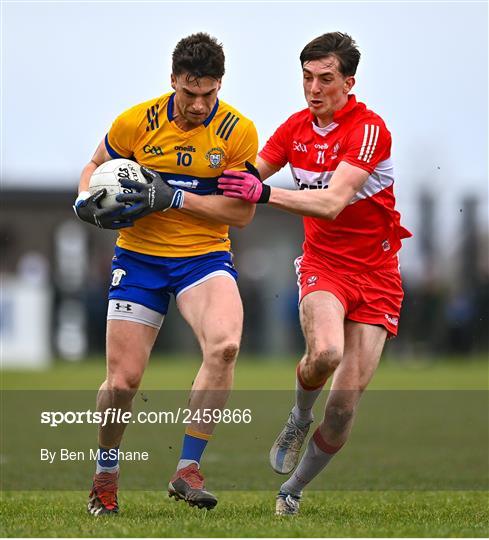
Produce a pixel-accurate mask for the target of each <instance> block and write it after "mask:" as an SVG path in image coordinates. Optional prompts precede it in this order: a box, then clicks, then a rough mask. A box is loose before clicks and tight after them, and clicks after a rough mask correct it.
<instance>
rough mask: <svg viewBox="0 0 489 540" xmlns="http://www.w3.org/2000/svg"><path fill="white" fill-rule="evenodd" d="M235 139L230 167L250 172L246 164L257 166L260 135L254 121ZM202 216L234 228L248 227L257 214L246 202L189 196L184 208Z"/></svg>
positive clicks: (224, 198) (208, 196) (218, 197)
mask: <svg viewBox="0 0 489 540" xmlns="http://www.w3.org/2000/svg"><path fill="white" fill-rule="evenodd" d="M233 136H236V139H235V140H232V139H231V141H230V143H231V144H232V147H231V144H230V147H231V148H230V155H229V158H228V164H227V168H229V169H233V170H237V171H239V170H241V171H246V166H245V163H246V162H247V161H248V162H249V163H252V164H255V162H256V154H257V152H258V134H257V132H256V128H255V126H254V124H253V122H250V121H247V125H246V126H245V128H244V129H243V130H242V131H237V130H235V133H233ZM182 210H183V211H187V212H189V213H190V214H193V215H195V216H198V217H203V218H206V219H209V220H213V221H217V222H219V223H224V224H226V225H231V226H233V227H239V228H242V227H246V225H248V224H249V223H250V222H251V220H252V219H253V216H254V215H255V205H254V204H252V203H250V202H248V201H244V200H239V199H231V198H228V197H223V196H220V195H215V196H214V195H207V196H202V195H196V194H195V193H189V192H187V193H185V202H184V205H183V208H182Z"/></svg>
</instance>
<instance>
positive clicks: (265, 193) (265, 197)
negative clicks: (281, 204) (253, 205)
mask: <svg viewBox="0 0 489 540" xmlns="http://www.w3.org/2000/svg"><path fill="white" fill-rule="evenodd" d="M271 192H272V190H271V189H270V186H268V185H267V184H262V192H261V195H260V198H259V199H258V200H257V201H256V202H257V204H261V203H267V202H268V201H269V200H270V194H271Z"/></svg>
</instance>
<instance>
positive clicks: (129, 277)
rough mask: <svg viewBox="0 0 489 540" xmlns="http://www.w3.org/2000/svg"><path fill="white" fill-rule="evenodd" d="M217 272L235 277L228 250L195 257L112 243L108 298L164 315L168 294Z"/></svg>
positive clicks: (181, 289)
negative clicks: (141, 250) (162, 254)
mask: <svg viewBox="0 0 489 540" xmlns="http://www.w3.org/2000/svg"><path fill="white" fill-rule="evenodd" d="M218 275H225V276H231V277H232V278H233V279H235V280H237V278H238V273H237V272H236V269H235V268H234V265H233V261H232V254H231V253H230V252H229V251H214V252H212V253H206V254H205V255H197V256H196V257H156V256H154V255H144V254H142V253H137V252H135V251H129V250H127V249H123V248H120V247H118V246H116V248H115V255H114V258H113V259H112V283H111V285H110V289H109V300H125V301H130V302H134V303H136V304H141V305H143V306H146V307H148V308H149V309H152V310H154V311H157V312H159V313H161V314H163V315H166V313H167V312H168V304H169V302H170V294H173V295H175V297H177V296H178V295H179V294H181V293H182V292H184V291H185V290H187V289H190V288H191V287H194V286H196V285H198V284H199V283H202V282H203V281H206V280H207V279H209V278H210V277H212V276H218Z"/></svg>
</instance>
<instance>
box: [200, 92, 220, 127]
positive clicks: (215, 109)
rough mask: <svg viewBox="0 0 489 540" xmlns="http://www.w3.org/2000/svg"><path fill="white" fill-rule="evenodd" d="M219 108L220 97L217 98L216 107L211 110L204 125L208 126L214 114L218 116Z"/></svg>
mask: <svg viewBox="0 0 489 540" xmlns="http://www.w3.org/2000/svg"><path fill="white" fill-rule="evenodd" d="M218 108H219V99H216V104H215V105H214V108H213V109H212V111H211V114H209V116H208V117H207V119H206V120H205V122H204V126H205V127H207V126H208V125H209V124H210V123H211V122H212V119H213V118H214V116H216V112H217V109H218Z"/></svg>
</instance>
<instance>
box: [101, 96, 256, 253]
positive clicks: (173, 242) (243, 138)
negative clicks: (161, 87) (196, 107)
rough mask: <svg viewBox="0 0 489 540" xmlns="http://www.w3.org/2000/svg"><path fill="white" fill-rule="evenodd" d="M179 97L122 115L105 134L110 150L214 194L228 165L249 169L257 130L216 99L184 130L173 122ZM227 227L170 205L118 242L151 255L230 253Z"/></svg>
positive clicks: (171, 180)
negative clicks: (201, 119) (198, 121)
mask: <svg viewBox="0 0 489 540" xmlns="http://www.w3.org/2000/svg"><path fill="white" fill-rule="evenodd" d="M174 99H175V94H174V93H168V94H164V95H163V96H161V97H158V98H156V99H152V100H150V101H146V102H144V103H141V104H139V105H136V106H135V107H132V108H131V109H128V110H127V111H125V112H124V113H122V114H121V115H120V116H118V117H117V118H116V120H115V121H114V123H113V124H112V126H111V128H110V130H109V132H108V133H107V135H106V137H105V146H106V148H107V151H108V153H109V154H110V156H111V157H112V158H113V159H116V158H121V157H122V158H129V159H133V160H134V161H137V162H138V163H139V164H140V165H144V166H145V167H148V168H150V169H153V170H155V171H158V172H159V173H160V174H161V176H162V177H163V178H164V179H165V180H166V181H167V182H168V183H169V184H170V185H171V186H173V187H176V188H180V189H183V190H185V191H189V192H192V193H196V194H197V195H202V196H215V195H216V194H217V179H218V178H219V176H221V173H222V172H223V171H224V170H225V169H235V170H245V166H244V162H245V161H250V162H251V163H255V161H256V154H257V151H258V136H257V133H256V128H255V126H254V124H253V122H252V121H251V120H249V119H248V118H246V117H244V116H243V115H242V114H241V113H240V112H238V111H237V110H236V109H234V108H233V107H231V106H230V105H228V104H227V103H224V102H223V101H219V100H217V101H216V104H215V106H214V108H213V110H212V112H211V113H210V115H209V117H208V118H207V119H206V120H205V122H204V123H203V124H202V125H200V126H198V127H196V128H195V129H192V130H190V131H183V130H181V129H180V128H179V127H178V126H177V125H176V124H175V122H174V120H173V118H174V114H173V111H174V106H175V105H174ZM218 196H219V195H218ZM228 231H229V227H228V226H227V225H224V224H221V223H218V222H216V221H212V220H208V219H205V218H200V217H195V216H192V215H190V214H188V213H185V212H182V211H181V210H173V209H171V210H168V211H166V212H154V213H152V214H150V215H148V216H146V217H144V218H141V219H139V220H136V221H135V222H134V226H133V227H129V228H126V229H122V230H121V232H120V234H119V238H118V239H117V245H118V246H120V247H122V248H125V249H129V250H131V251H136V252H139V253H144V254H147V255H157V256H161V257H189V256H194V255H203V254H205V253H210V252H212V251H229V250H230V248H231V244H230V241H229V236H228Z"/></svg>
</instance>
